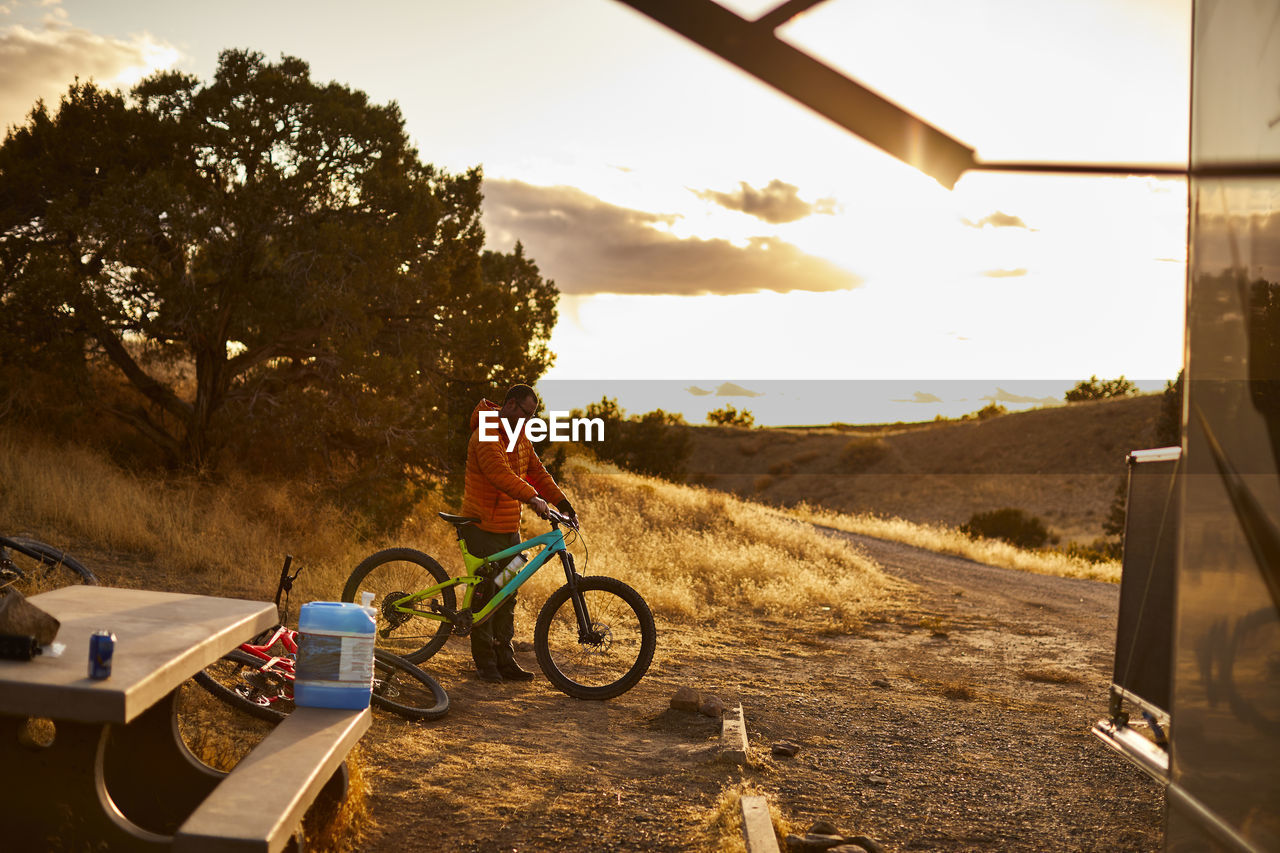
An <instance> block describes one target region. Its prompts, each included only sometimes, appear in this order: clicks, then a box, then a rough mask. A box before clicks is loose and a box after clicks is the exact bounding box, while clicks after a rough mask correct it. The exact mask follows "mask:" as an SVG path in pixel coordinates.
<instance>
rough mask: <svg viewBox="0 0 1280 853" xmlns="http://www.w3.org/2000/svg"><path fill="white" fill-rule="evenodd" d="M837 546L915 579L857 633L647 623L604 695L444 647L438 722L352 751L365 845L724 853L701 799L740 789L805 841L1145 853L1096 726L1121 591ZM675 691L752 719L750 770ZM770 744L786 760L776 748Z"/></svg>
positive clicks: (762, 624) (904, 551) (1143, 837)
mask: <svg viewBox="0 0 1280 853" xmlns="http://www.w3.org/2000/svg"><path fill="white" fill-rule="evenodd" d="M815 535H823V534H822V533H817V534H815ZM828 535H840V536H847V535H848V534H843V533H839V534H837V533H829V534H828ZM850 538H853V539H854V540H855V541H857V542H858V544H859V546H860V547H862V548H864V549H865V550H866V551H867V552H868V553H869V554H870V555H871V556H872V557H873V558H874V559H875V560H876V561H877V562H879V563H881V564H882V565H883V566H885V568H886V569H887V570H888V571H889V572H890V573H891V574H895V575H898V576H899V577H902V578H904V579H906V580H909V581H911V582H913V583H915V584H918V585H919V590H918V592H917V593H916V595H915V596H914V598H913V600H912V601H911V602H909V604H908V605H907V607H906V608H905V610H904V611H903V612H901V613H899V614H896V615H894V616H893V617H891V618H885V619H883V620H882V621H873V622H869V623H867V624H866V625H864V626H863V627H862V628H861V629H860V630H858V631H856V632H853V633H851V634H850V633H841V634H834V633H824V632H822V631H820V630H818V629H816V628H814V627H813V625H807V624H804V623H797V622H794V621H790V620H781V619H777V618H773V617H771V616H769V615H768V614H744V615H742V616H741V617H739V618H736V619H734V620H733V621H732V622H728V621H726V622H724V623H721V624H717V625H713V626H712V625H707V626H697V625H672V624H663V623H661V622H660V624H659V631H660V635H659V652H658V655H657V657H656V658H655V662H654V665H653V668H652V669H651V671H650V674H649V675H648V676H647V677H646V678H645V680H644V681H643V682H641V684H640V685H639V686H638V687H637V688H636V689H634V690H633V691H631V692H630V693H628V694H627V695H625V696H623V697H621V698H619V699H616V700H612V701H610V702H607V703H587V702H580V701H576V700H573V699H569V698H567V697H565V696H563V695H562V694H560V693H558V692H556V691H555V690H554V689H553V688H552V687H551V686H550V685H549V684H547V682H546V681H545V680H543V679H541V678H539V679H538V680H536V681H534V682H533V683H532V684H530V685H514V684H504V685H499V686H496V687H495V686H492V685H486V684H483V683H481V682H478V681H476V680H474V679H473V678H472V677H471V676H470V675H469V674H468V672H469V661H468V655H467V653H466V647H465V646H464V645H462V643H461V641H458V640H456V639H455V640H452V641H451V642H450V645H449V646H448V647H447V648H446V649H445V650H444V651H443V652H441V654H439V655H437V657H436V658H434V659H432V661H431V662H429V664H428V668H430V669H432V670H433V671H434V672H435V673H436V674H437V675H438V676H439V677H440V678H441V680H442V681H443V682H444V683H445V684H446V686H447V687H448V689H449V691H450V695H451V697H452V699H453V710H452V712H451V713H450V715H449V717H448V718H446V719H445V720H443V721H440V722H439V723H434V724H421V725H414V724H405V723H403V722H402V721H399V720H398V719H396V718H392V717H384V716H381V715H379V716H378V719H377V722H376V723H375V725H374V728H373V730H372V731H371V733H370V735H369V736H367V737H366V739H365V744H366V746H365V753H366V756H367V759H368V762H369V763H370V764H371V765H372V766H373V768H374V772H373V774H372V776H373V778H372V785H373V794H372V802H373V804H374V811H375V819H376V821H377V826H376V827H375V828H374V829H373V830H372V831H371V833H370V836H369V837H368V838H367V839H366V840H365V842H364V843H363V844H362V845H361V849H362V850H369V851H394V853H415V852H416V851H455V850H457V851H517V850H518V851H530V850H557V851H566V853H576V851H584V852H585V851H608V850H616V851H632V850H634V851H640V850H645V851H684V850H699V851H700V850H707V849H715V845H716V844H717V838H716V830H715V829H714V828H712V827H711V826H710V822H711V818H712V815H713V812H714V808H715V804H716V801H717V799H718V797H719V795H720V793H721V792H722V790H724V788H725V787H726V786H727V785H730V784H733V783H737V782H739V781H747V782H750V783H752V784H754V785H756V786H757V787H758V788H759V789H761V790H763V791H765V792H766V793H769V794H771V795H772V796H773V797H774V798H775V799H776V801H777V803H778V804H779V806H780V807H781V811H782V813H783V815H784V817H785V818H786V819H788V820H790V821H792V822H793V824H794V826H795V828H796V829H798V830H801V831H803V829H804V828H806V827H807V826H808V825H809V824H810V823H811V822H812V821H814V820H817V819H826V820H830V821H832V822H833V823H835V824H836V825H837V826H838V827H839V828H840V829H841V830H843V831H844V832H846V833H848V834H862V835H867V836H870V837H872V838H874V839H876V840H878V841H879V842H880V843H881V844H883V845H884V846H885V848H886V849H888V850H1035V851H1040V850H1126V851H1130V850H1153V849H1157V848H1158V847H1159V845H1160V841H1161V836H1162V832H1161V826H1162V821H1163V807H1162V799H1161V795H1160V792H1159V791H1158V790H1157V789H1156V787H1155V786H1154V785H1153V784H1151V783H1150V782H1148V781H1147V780H1146V778H1145V777H1143V776H1142V775H1141V774H1139V773H1138V772H1137V771H1136V770H1133V769H1131V768H1130V767H1129V766H1128V765H1126V764H1125V763H1124V762H1123V761H1122V760H1121V759H1120V758H1118V757H1117V756H1115V755H1113V754H1111V753H1110V752H1109V751H1107V750H1106V749H1105V748H1104V747H1103V746H1102V745H1101V744H1099V743H1098V742H1096V741H1095V740H1094V739H1093V738H1092V737H1091V736H1090V735H1089V734H1088V728H1089V725H1090V724H1091V723H1092V722H1093V721H1094V720H1096V719H1097V718H1098V717H1100V716H1101V715H1102V714H1103V712H1104V710H1105V705H1106V687H1107V683H1108V681H1109V674H1110V662H1111V644H1112V642H1113V631H1114V614H1115V610H1116V599H1117V588H1116V587H1114V586H1110V585H1106V584H1101V583H1097V582H1093V581H1079V580H1064V579H1061V578H1051V577H1043V576H1038V575H1030V574H1024V573H1019V572H1012V571H1008V570H1004V569H995V568H991V567H987V566H981V565H978V564H975V563H972V562H970V561H967V560H964V559H960V558H956V557H949V556H942V555H937V554H933V553H930V552H925V551H920V550H918V549H914V548H910V547H908V546H904V545H899V544H894V543H886V542H880V541H877V540H871V539H865V538H862V537H850ZM815 624H816V621H815ZM520 627H521V629H522V630H524V631H526V632H527V631H528V630H529V629H530V627H531V626H530V625H528V624H525V625H521V626H520ZM525 639H527V637H526V638H525ZM520 656H521V658H522V659H523V661H524V662H525V664H526V666H529V667H532V666H533V665H534V664H533V660H532V657H533V656H532V654H531V653H529V652H523V653H522V654H521V655H520ZM681 685H689V686H692V687H695V688H697V689H699V690H702V691H706V692H711V693H715V694H717V695H719V696H720V697H722V698H723V699H725V700H727V701H729V702H730V703H733V702H739V701H740V702H742V703H743V705H744V707H745V709H746V718H747V727H748V733H749V735H750V738H751V742H752V746H753V748H755V749H756V751H757V752H758V753H759V754H758V755H757V756H755V760H754V762H753V765H754V766H751V767H747V768H742V769H739V768H736V767H729V766H726V765H724V764H720V763H717V762H716V760H715V749H716V744H717V741H718V724H717V723H716V722H715V721H713V720H711V719H709V718H706V717H701V716H699V715H697V714H689V713H685V712H679V711H673V710H671V709H670V708H669V707H668V700H669V698H670V697H671V695H672V694H673V693H674V692H675V690H676V688H677V687H679V686H681ZM781 739H787V740H791V741H794V742H796V743H798V744H800V747H801V749H800V751H799V753H798V754H797V755H796V756H795V757H794V758H774V757H771V756H770V755H769V746H770V744H771V743H772V742H773V741H776V740H781Z"/></svg>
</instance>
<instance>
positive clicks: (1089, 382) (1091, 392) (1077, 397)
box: [1066, 374, 1138, 403]
mask: <svg viewBox="0 0 1280 853" xmlns="http://www.w3.org/2000/svg"><path fill="white" fill-rule="evenodd" d="M1137 393H1138V386H1137V385H1134V384H1133V383H1132V382H1130V381H1129V380H1128V379H1125V378H1124V375H1123V374H1122V375H1121V376H1120V378H1119V379H1099V378H1098V377H1097V376H1090V377H1089V378H1088V379H1085V380H1082V381H1080V382H1077V383H1076V385H1075V387H1074V388H1072V389H1071V390H1070V391H1068V392H1067V393H1066V399H1067V402H1068V403H1079V402H1081V401H1083V400H1106V399H1109V398H1111V397H1132V396H1133V395H1135V394H1137Z"/></svg>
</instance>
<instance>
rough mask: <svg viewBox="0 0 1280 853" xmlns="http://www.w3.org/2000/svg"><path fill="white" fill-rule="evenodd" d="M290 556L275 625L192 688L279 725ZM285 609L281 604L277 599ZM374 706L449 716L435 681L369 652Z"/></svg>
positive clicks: (285, 696) (413, 715)
mask: <svg viewBox="0 0 1280 853" xmlns="http://www.w3.org/2000/svg"><path fill="white" fill-rule="evenodd" d="M292 563H293V557H292V556H286V557H285V558H284V568H283V569H281V570H280V583H279V585H278V586H277V587H276V598H275V602H276V610H277V612H278V613H279V614H280V622H279V624H277V625H276V626H275V627H274V628H268V629H267V630H266V631H263V632H262V633H261V634H259V635H258V636H256V637H254V638H253V639H252V640H250V641H249V642H247V643H241V644H240V647H239V648H238V649H235V650H234V651H231V652H228V653H227V654H225V655H223V657H222V659H221V660H219V661H218V662H216V663H214V664H213V665H212V666H209V667H207V668H205V670H204V671H202V672H200V673H198V674H197V675H196V677H195V680H196V683H197V684H199V685H200V686H201V687H203V688H204V689H205V690H208V691H209V692H210V693H212V694H213V695H214V696H216V697H217V698H219V699H221V700H222V701H224V702H226V703H227V704H228V705H231V706H233V707H235V708H239V709H240V710H242V711H244V712H246V713H249V714H252V715H253V716H255V717H258V718H260V719H263V720H269V721H272V722H278V721H279V720H283V719H284V718H285V715H286V714H288V713H289V712H290V711H292V710H293V708H294V704H293V681H294V676H295V672H294V669H295V665H296V663H297V658H298V632H297V631H296V630H294V629H292V628H286V627H285V622H287V621H288V617H289V592H290V590H292V589H293V582H294V581H295V580H297V577H298V574H299V573H300V572H301V571H302V570H301V569H298V571H296V572H294V573H293V574H290V573H289V568H290V566H291V565H292ZM282 596H283V598H284V604H283V605H281V597H282ZM371 700H372V702H373V704H374V705H375V706H376V707H379V708H384V709H386V710H388V711H394V712H395V713H397V714H399V715H400V716H402V717H404V718H406V719H409V720H434V719H438V718H440V717H443V716H444V715H445V714H447V713H448V712H449V695H448V694H447V693H445V691H444V688H443V687H441V686H440V682H438V681H436V680H435V679H434V678H432V677H431V676H430V675H428V674H427V673H426V672H424V671H423V670H422V669H420V668H419V667H417V666H415V665H413V664H411V663H409V662H408V661H407V660H405V659H404V658H402V657H400V656H399V655H395V654H392V653H391V652H388V651H385V650H383V649H377V648H375V649H374V651H373V695H372V697H371Z"/></svg>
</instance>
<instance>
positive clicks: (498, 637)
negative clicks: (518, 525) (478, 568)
mask: <svg viewBox="0 0 1280 853" xmlns="http://www.w3.org/2000/svg"><path fill="white" fill-rule="evenodd" d="M462 538H463V540H464V541H465V542H466V543H467V550H468V551H470V552H471V553H472V555H473V556H476V557H487V556H489V555H490V554H496V553H497V552H499V551H501V550H503V549H504V548H510V547H511V546H512V545H518V544H520V534H519V533H490V532H489V531H488V530H481V529H480V528H478V527H476V526H475V525H474V524H468V525H465V526H464V527H463V528H462ZM509 562H511V558H510V557H508V558H507V559H505V560H502V561H501V562H499V563H498V565H499V566H501V567H503V568H505V567H506V565H507V563H509ZM491 568H492V567H486V570H488V569H491ZM495 571H496V570H495ZM495 592H497V588H496V587H495V586H494V584H493V581H485V582H484V583H482V584H479V585H477V586H476V593H475V596H474V598H473V599H472V601H471V610H472V612H473V613H474V612H475V611H477V610H479V609H480V608H481V607H484V605H485V604H486V603H487V602H488V601H489V599H490V598H492V597H493V595H494V593H495ZM515 620H516V597H515V595H511V596H509V597H508V598H507V600H506V601H504V602H502V606H501V607H499V608H498V609H497V610H495V611H494V612H493V613H492V614H490V616H489V618H488V619H486V620H485V621H484V622H482V623H480V624H479V625H476V626H475V627H474V628H472V629H471V657H472V659H473V660H475V662H476V667H477V668H480V669H487V668H490V667H495V666H498V665H499V663H503V664H506V663H512V662H514V661H515V658H514V657H513V654H514V651H515V650H514V648H513V647H512V645H511V641H512V640H513V639H514V638H515V635H516V621H515Z"/></svg>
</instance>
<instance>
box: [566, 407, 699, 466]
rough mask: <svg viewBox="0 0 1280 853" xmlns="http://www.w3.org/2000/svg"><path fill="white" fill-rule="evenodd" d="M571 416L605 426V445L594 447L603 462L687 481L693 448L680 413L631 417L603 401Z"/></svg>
mask: <svg viewBox="0 0 1280 853" xmlns="http://www.w3.org/2000/svg"><path fill="white" fill-rule="evenodd" d="M569 414H570V417H574V418H578V417H586V418H600V419H601V420H602V421H603V422H604V441H601V442H594V443H592V444H591V448H592V450H594V451H595V453H596V455H597V456H599V457H600V458H602V459H607V460H609V461H610V462H613V463H614V464H616V465H620V466H621V467H623V468H626V469H628V470H630V471H637V472H639V473H641V474H649V475H652V476H655V477H663V478H665V479H668V480H676V481H679V480H683V479H684V475H685V465H686V464H687V463H688V461H689V454H690V452H691V451H692V449H693V447H692V443H691V440H690V438H689V432H688V430H687V429H686V426H687V424H686V423H685V420H684V416H683V415H681V414H680V413H679V412H665V411H663V410H662V409H654V410H653V411H652V412H646V413H645V414H643V415H631V416H630V417H628V416H627V413H626V410H625V409H622V408H620V407H619V406H618V401H617V399H615V398H613V397H601V398H600V402H598V403H589V404H588V405H587V407H586V409H585V410H583V409H574V410H573V411H571V412H570V413H569Z"/></svg>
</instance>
